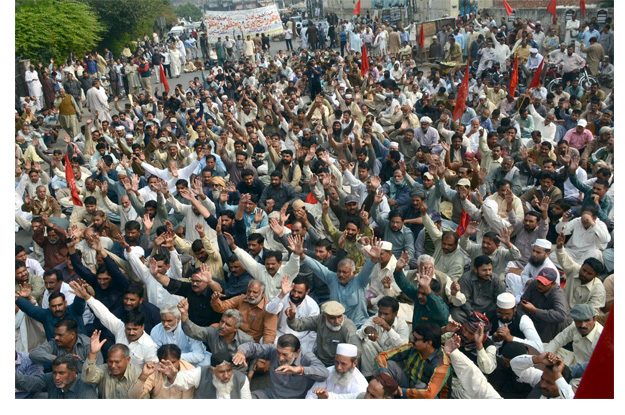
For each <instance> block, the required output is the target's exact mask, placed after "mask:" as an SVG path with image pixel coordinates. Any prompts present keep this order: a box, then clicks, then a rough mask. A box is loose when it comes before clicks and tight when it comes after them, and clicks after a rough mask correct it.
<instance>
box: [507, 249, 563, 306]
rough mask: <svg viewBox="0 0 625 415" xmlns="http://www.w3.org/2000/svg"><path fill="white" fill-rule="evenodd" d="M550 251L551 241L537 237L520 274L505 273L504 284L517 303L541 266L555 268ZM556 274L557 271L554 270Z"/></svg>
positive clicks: (558, 280)
mask: <svg viewBox="0 0 625 415" xmlns="http://www.w3.org/2000/svg"><path fill="white" fill-rule="evenodd" d="M550 253H551V242H549V241H548V240H546V239H537V240H536V242H534V245H532V253H531V254H530V257H529V261H528V263H527V265H526V266H525V268H524V269H523V271H522V272H521V275H518V274H515V273H512V272H509V273H508V274H507V275H506V284H507V285H508V288H509V289H510V291H512V293H513V294H514V295H515V297H516V300H517V303H518V302H519V301H520V300H521V296H522V295H523V293H524V292H525V288H526V287H527V285H528V284H529V283H530V281H531V280H533V279H534V278H536V276H537V275H538V273H539V272H540V271H541V270H542V269H543V268H550V269H552V270H554V271H555V270H556V266H555V265H554V264H553V262H551V260H550V259H549V254H550ZM556 274H557V271H556ZM557 283H558V284H560V275H559V274H558V275H557Z"/></svg>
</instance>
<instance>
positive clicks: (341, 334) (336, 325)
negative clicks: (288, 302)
mask: <svg viewBox="0 0 625 415" xmlns="http://www.w3.org/2000/svg"><path fill="white" fill-rule="evenodd" d="M285 313H286V316H287V318H288V320H287V324H288V326H289V327H290V328H291V329H292V330H295V331H314V332H316V333H317V350H316V351H315V355H316V356H317V357H318V358H319V360H321V361H322V362H323V364H324V365H326V366H332V362H334V356H335V355H336V346H337V345H338V344H339V343H351V344H355V345H357V346H360V339H359V338H358V335H357V334H356V326H355V325H354V322H353V321H351V320H350V319H349V318H347V317H346V316H345V315H344V313H345V307H343V305H341V303H339V302H337V301H328V302H327V303H324V304H323V305H322V306H321V315H318V316H314V317H306V318H295V308H294V307H289V308H288V309H287V310H286V311H285ZM309 389H310V388H309Z"/></svg>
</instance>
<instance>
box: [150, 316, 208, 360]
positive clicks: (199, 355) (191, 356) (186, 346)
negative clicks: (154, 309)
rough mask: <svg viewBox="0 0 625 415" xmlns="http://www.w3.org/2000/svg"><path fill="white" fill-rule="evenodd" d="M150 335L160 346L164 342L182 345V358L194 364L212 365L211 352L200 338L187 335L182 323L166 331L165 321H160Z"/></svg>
mask: <svg viewBox="0 0 625 415" xmlns="http://www.w3.org/2000/svg"><path fill="white" fill-rule="evenodd" d="M150 337H151V338H152V340H154V343H156V345H157V346H159V347H160V346H162V345H164V344H175V345H176V346H178V347H180V350H181V352H182V354H181V357H180V358H181V359H182V360H184V361H187V362H189V363H191V364H192V365H193V366H207V365H210V355H211V354H210V353H209V352H208V351H206V347H204V344H203V343H202V342H201V341H199V340H195V339H191V338H189V337H187V335H186V334H184V332H183V331H182V324H180V323H178V326H177V327H176V328H175V329H174V330H173V331H171V332H166V331H165V328H163V323H159V324H158V325H156V326H154V327H153V328H152V331H151V332H150ZM203 363H204V364H203Z"/></svg>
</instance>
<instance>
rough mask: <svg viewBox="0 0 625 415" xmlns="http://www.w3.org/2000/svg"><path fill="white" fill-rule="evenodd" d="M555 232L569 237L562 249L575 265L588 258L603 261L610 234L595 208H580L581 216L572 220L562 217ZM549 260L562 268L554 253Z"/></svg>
mask: <svg viewBox="0 0 625 415" xmlns="http://www.w3.org/2000/svg"><path fill="white" fill-rule="evenodd" d="M555 230H556V232H558V233H560V232H562V233H564V236H569V238H568V241H566V243H565V244H564V248H565V250H566V252H567V254H568V256H569V257H570V258H571V259H572V260H573V261H574V262H576V263H577V264H581V263H583V262H584V261H585V260H586V259H588V258H596V259H598V260H599V261H602V260H603V250H604V249H606V248H607V246H608V243H609V242H610V232H609V231H608V227H607V226H606V224H605V223H604V222H603V221H602V220H601V219H599V218H598V217H597V207H596V206H588V207H584V208H582V214H581V216H580V217H579V218H575V219H572V220H570V218H569V217H568V216H566V215H563V216H562V221H561V222H560V223H558V224H557V225H556V227H555ZM550 259H551V260H552V261H553V262H554V263H555V264H556V265H558V266H560V267H561V266H562V265H561V264H560V263H559V260H558V257H557V255H556V253H555V252H554V253H552V254H551V257H550Z"/></svg>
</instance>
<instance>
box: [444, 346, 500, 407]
mask: <svg viewBox="0 0 625 415" xmlns="http://www.w3.org/2000/svg"><path fill="white" fill-rule="evenodd" d="M449 361H450V363H451V365H452V366H453V368H454V373H455V374H456V376H457V377H458V380H459V381H460V384H461V385H462V389H464V391H465V392H466V394H467V395H468V397H469V398H471V399H502V397H501V395H499V393H498V392H497V391H496V390H495V388H493V386H492V385H491V384H490V383H488V380H487V379H486V376H484V373H482V371H481V370H480V369H479V368H478V367H477V366H476V365H475V363H473V362H472V361H471V359H469V358H468V357H467V356H466V355H465V354H464V353H462V352H461V351H460V350H457V349H456V350H454V351H453V352H452V353H451V354H450V355H449Z"/></svg>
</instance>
